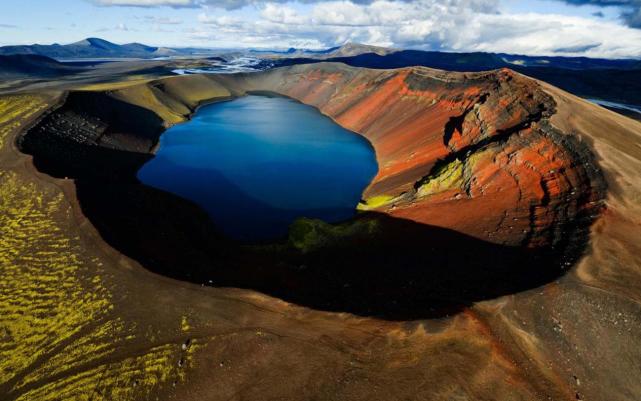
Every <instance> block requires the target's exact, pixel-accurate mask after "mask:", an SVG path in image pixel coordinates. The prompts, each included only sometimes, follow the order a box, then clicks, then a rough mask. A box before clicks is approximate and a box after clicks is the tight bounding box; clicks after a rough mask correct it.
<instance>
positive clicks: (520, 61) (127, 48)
mask: <svg viewBox="0 0 641 401" xmlns="http://www.w3.org/2000/svg"><path fill="white" fill-rule="evenodd" d="M220 53H221V51H220V50H219V51H216V50H212V49H202V48H170V47H153V46H147V45H144V44H140V43H128V44H124V45H118V44H115V43H112V42H109V41H107V40H104V39H99V38H87V39H84V40H81V41H79V42H75V43H71V44H68V45H60V44H53V45H38V44H34V45H23V46H4V47H0V55H12V54H34V55H40V56H46V57H51V58H54V59H58V60H64V59H84V58H143V59H149V58H158V57H172V56H211V55H218V54H220ZM233 53H234V54H237V55H240V54H242V53H243V52H239V51H235V52H233ZM244 54H247V55H253V56H255V57H260V58H269V59H278V60H281V61H280V62H279V64H280V65H287V64H300V63H305V62H309V61H310V60H316V61H317V60H326V61H337V62H345V63H347V64H350V65H354V66H364V67H372V68H396V67H405V66H408V65H423V66H429V67H432V68H439V69H444V70H450V71H481V70H490V69H496V68H502V67H509V68H516V67H554V68H563V69H576V70H586V69H604V68H611V69H641V60H607V59H591V58H586V57H535V56H521V55H512V54H497V53H480V52H477V53H446V52H435V51H422V50H399V49H393V48H387V47H379V46H370V45H363V44H358V43H347V44H345V45H343V46H338V47H331V48H328V49H323V50H309V49H296V48H290V49H288V50H284V51H279V50H248V51H246V52H244Z"/></svg>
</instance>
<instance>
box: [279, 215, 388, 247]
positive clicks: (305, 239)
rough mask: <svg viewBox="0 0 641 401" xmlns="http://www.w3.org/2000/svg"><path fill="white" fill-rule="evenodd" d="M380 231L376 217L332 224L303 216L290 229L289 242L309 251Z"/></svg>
mask: <svg viewBox="0 0 641 401" xmlns="http://www.w3.org/2000/svg"><path fill="white" fill-rule="evenodd" d="M377 231H378V222H377V221H376V220H375V219H359V220H355V221H351V222H347V223H343V224H337V225H332V224H328V223H325V222H324V221H322V220H316V219H308V218H301V219H298V220H296V221H295V222H294V223H293V224H292V225H291V226H290V229H289V243H290V245H291V246H292V247H294V248H296V249H298V250H300V251H302V252H303V253H308V252H312V251H316V250H319V249H323V248H327V247H336V246H341V244H346V243H349V240H350V239H355V238H357V237H363V236H372V235H374V234H375V233H376V232H377Z"/></svg>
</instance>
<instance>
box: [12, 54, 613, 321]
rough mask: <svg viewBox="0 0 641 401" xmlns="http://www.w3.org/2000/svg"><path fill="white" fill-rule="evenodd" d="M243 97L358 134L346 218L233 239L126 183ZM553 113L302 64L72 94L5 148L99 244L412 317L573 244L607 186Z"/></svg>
mask: <svg viewBox="0 0 641 401" xmlns="http://www.w3.org/2000/svg"><path fill="white" fill-rule="evenodd" d="M249 91H271V92H276V93H279V94H282V95H286V96H290V97H293V98H295V99H298V100H300V101H301V102H303V103H306V104H310V105H313V106H316V107H317V108H319V109H320V110H321V111H322V112H323V113H324V114H326V115H328V116H330V117H332V118H333V119H335V120H336V121H337V122H338V123H339V124H341V125H343V126H344V127H346V128H348V129H350V130H353V131H355V132H358V133H360V134H362V135H363V136H365V137H366V138H368V139H369V140H370V142H371V143H372V144H373V146H374V148H375V149H376V153H377V158H378V163H379V166H380V171H379V173H378V175H377V176H376V177H375V179H374V180H373V182H372V183H371V184H370V186H369V187H368V188H367V190H366V191H365V193H364V200H363V202H362V203H361V205H359V208H360V209H362V211H363V212H362V213H361V214H360V215H359V216H357V217H356V218H355V219H353V220H351V221H348V222H345V223H342V224H337V225H329V224H326V223H323V222H320V221H316V220H307V219H301V220H299V221H297V222H296V223H295V224H294V225H293V226H292V228H291V229H290V234H289V236H288V238H285V239H283V240H282V241H277V242H275V243H273V244H268V245H243V244H240V243H236V242H234V241H231V240H228V239H226V238H224V236H222V235H221V234H220V233H218V232H217V230H216V229H215V227H214V226H213V225H212V223H211V222H210V220H209V219H208V217H207V214H206V213H205V212H204V211H203V210H201V209H200V208H199V207H197V206H196V205H194V204H193V203H191V202H189V201H187V200H185V199H182V198H179V197H177V196H175V195H172V194H169V193H167V192H163V191H159V190H156V189H153V188H150V187H148V186H145V185H143V184H142V183H140V182H138V181H137V180H136V178H135V173H136V171H137V170H138V169H139V167H140V166H142V165H143V164H144V163H145V162H146V161H147V160H148V159H149V158H150V157H153V149H154V146H155V144H156V143H157V140H158V137H159V135H160V134H161V133H162V131H163V130H164V129H165V128H166V127H168V126H170V125H171V124H175V123H178V122H181V121H184V120H185V119H186V118H188V117H189V116H190V115H191V114H192V113H193V112H194V111H195V109H196V108H197V106H198V105H199V104H202V103H203V102H207V101H212V100H216V99H228V98H230V97H234V96H240V95H242V94H244V93H247V92H249ZM554 107H555V105H554V102H553V101H552V99H551V98H550V97H549V96H547V95H545V94H544V93H543V92H542V91H541V90H540V89H539V87H538V85H537V84H536V83H535V82H533V81H531V80H529V79H527V78H524V77H521V76H519V75H517V74H515V73H513V72H511V71H509V70H501V71H492V72H487V73H475V74H460V73H446V72H442V71H435V70H429V69H423V68H410V69H401V70H388V71H381V70H377V71H375V70H366V69H356V68H350V67H346V66H343V65H338V64H315V65H312V66H295V67H288V68H281V69H276V70H272V71H268V72H264V73H260V74H239V75H233V76H197V75H194V76H186V77H177V78H169V79H164V80H160V81H156V82H152V83H150V84H145V85H139V86H135V87H130V88H126V89H123V90H117V91H113V92H106V93H92V92H72V93H70V94H69V95H68V97H67V99H66V100H65V102H64V103H63V104H62V105H61V106H60V107H59V108H57V109H56V110H54V111H52V112H51V113H50V114H49V115H47V116H46V117H45V118H43V120H42V121H41V122H40V123H39V124H38V125H37V126H35V127H34V128H32V129H31V130H29V131H28V132H27V133H26V134H25V135H24V136H23V137H22V138H21V139H20V140H19V142H20V146H21V149H23V151H25V152H27V153H30V154H32V155H34V163H35V164H36V166H37V167H38V168H39V169H40V170H41V171H43V172H46V173H48V174H51V175H55V176H58V177H69V178H71V179H74V180H75V183H76V186H77V196H78V200H79V202H80V205H81V207H82V210H83V212H84V213H85V214H86V216H87V217H88V218H89V219H90V220H91V221H92V223H93V224H94V225H95V227H96V228H97V229H98V231H99V232H100V233H101V235H102V236H103V238H104V239H105V240H106V241H107V242H108V243H110V244H111V245H112V246H113V247H115V248H116V249H118V250H120V251H121V252H123V253H124V254H126V255H128V256H130V257H132V258H134V259H136V260H139V261H140V262H141V263H142V264H143V265H144V266H145V267H147V268H149V269H151V270H153V271H156V272H158V273H161V274H164V275H167V276H170V277H174V278H178V279H183V280H189V281H193V282H196V283H201V284H205V285H214V286H234V287H241V288H250V289H255V290H258V291H261V292H264V293H267V294H270V295H273V296H276V297H280V298H282V299H284V300H287V301H291V302H294V303H297V304H299V305H303V306H308V307H312V308H317V309H322V310H330V311H345V312H351V313H355V314H360V315H367V316H379V317H383V318H387V319H399V320H400V319H417V318H427V317H438V316H443V315H444V314H450V313H455V312H456V311H457V310H459V309H460V308H462V307H465V306H466V305H469V304H470V303H472V302H476V301H480V300H484V299H490V298H495V297H497V296H501V295H506V294H511V293H515V292H519V291H524V290H528V289H531V288H535V287H538V286H540V285H542V284H545V283H547V282H550V281H552V280H554V279H555V278H557V277H559V276H560V275H561V274H563V272H564V271H566V270H567V268H568V267H569V266H571V265H572V264H573V263H574V262H575V261H576V260H577V258H578V257H579V256H580V255H581V253H582V252H583V250H584V248H585V244H586V242H587V239H588V233H589V227H590V224H591V222H592V221H593V219H594V218H595V217H596V215H597V214H598V212H599V210H600V209H601V207H602V199H603V196H604V193H605V184H604V181H603V178H602V176H601V173H600V170H599V169H598V166H597V164H596V162H595V160H594V158H593V156H592V154H591V153H590V151H589V149H588V147H587V146H586V145H585V144H583V143H581V142H580V141H579V140H578V139H577V138H576V137H574V136H572V135H571V133H564V132H561V131H559V130H557V129H555V128H554V127H552V126H551V125H550V124H549V122H548V118H549V116H551V115H552V114H553V113H554ZM226 187H227V188H230V189H229V190H233V188H234V183H228V185H226ZM247 202H250V203H251V202H253V203H254V204H255V206H256V207H260V208H262V209H264V210H265V212H266V213H269V212H270V211H269V206H268V205H264V204H260V201H258V200H255V199H253V200H248V201H247Z"/></svg>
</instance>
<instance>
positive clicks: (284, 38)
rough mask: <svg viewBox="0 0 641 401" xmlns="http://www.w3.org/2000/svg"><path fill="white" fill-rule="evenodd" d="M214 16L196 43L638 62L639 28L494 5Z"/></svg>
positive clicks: (463, 2)
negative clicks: (354, 45) (359, 46)
mask: <svg viewBox="0 0 641 401" xmlns="http://www.w3.org/2000/svg"><path fill="white" fill-rule="evenodd" d="M216 14H217V16H212V15H210V14H207V13H203V14H201V15H200V17H199V21H200V22H202V23H204V25H203V26H202V27H201V28H199V35H200V37H201V38H202V37H207V38H209V39H210V40H212V41H220V42H234V41H235V42H239V43H245V44H249V45H250V46H263V45H264V46H267V47H275V46H280V47H289V46H293V43H294V42H295V41H298V43H300V42H301V41H303V42H309V43H318V44H319V46H317V47H324V46H333V45H340V44H343V43H345V42H347V41H352V42H361V43H366V44H373V45H381V46H395V47H401V48H406V47H411V48H420V49H428V50H429V49H433V50H446V51H487V52H504V53H518V54H530V55H565V56H574V55H585V56H590V57H609V58H613V57H641V30H637V29H633V28H629V27H626V26H624V25H622V24H618V23H616V22H614V21H609V20H604V19H600V18H584V17H569V16H567V15H556V14H543V13H521V14H510V13H503V12H501V8H500V4H499V3H498V2H497V1H495V0H471V1H467V0H445V1H438V0H416V1H390V0H376V1H374V2H372V3H369V4H367V3H362V4H357V3H353V2H349V1H327V2H320V3H316V4H314V5H313V6H311V7H304V8H301V7H298V8H294V7H293V6H290V5H288V4H285V5H283V4H278V3H267V4H265V5H264V6H262V7H261V8H260V13H259V15H258V16H257V17H249V18H248V17H246V16H242V15H235V14H234V15H235V16H234V17H229V16H227V17H226V15H227V14H229V15H232V14H233V13H227V14H221V13H220V12H217V13H216ZM232 34H233V36H234V37H235V38H238V37H241V38H242V39H241V40H240V41H239V40H237V39H234V38H232V37H231V35H232Z"/></svg>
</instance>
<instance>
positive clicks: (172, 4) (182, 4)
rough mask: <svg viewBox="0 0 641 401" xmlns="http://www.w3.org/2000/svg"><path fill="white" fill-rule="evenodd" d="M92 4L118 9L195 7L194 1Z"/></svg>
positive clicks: (133, 0) (98, 1)
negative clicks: (118, 7) (117, 7)
mask: <svg viewBox="0 0 641 401" xmlns="http://www.w3.org/2000/svg"><path fill="white" fill-rule="evenodd" d="M93 2H94V3H96V4H98V5H101V6H120V7H159V6H169V7H196V6H197V4H196V2H195V1H194V0H94V1H93Z"/></svg>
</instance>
